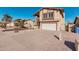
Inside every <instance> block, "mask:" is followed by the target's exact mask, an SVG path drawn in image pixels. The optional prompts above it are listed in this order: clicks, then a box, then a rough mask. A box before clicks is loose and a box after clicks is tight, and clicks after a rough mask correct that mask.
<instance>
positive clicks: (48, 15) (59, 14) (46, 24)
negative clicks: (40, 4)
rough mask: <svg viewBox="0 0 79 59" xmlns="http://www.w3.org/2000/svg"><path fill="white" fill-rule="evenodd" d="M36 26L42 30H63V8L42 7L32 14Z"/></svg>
mask: <svg viewBox="0 0 79 59" xmlns="http://www.w3.org/2000/svg"><path fill="white" fill-rule="evenodd" d="M34 16H36V20H37V21H36V22H37V25H38V28H40V29H43V30H54V31H59V30H65V21H64V9H63V8H42V9H41V10H39V11H38V12H36V13H35V14H34Z"/></svg>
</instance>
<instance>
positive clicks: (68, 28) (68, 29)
mask: <svg viewBox="0 0 79 59" xmlns="http://www.w3.org/2000/svg"><path fill="white" fill-rule="evenodd" d="M74 25H75V24H74V23H68V24H67V26H66V31H68V32H72V31H74Z"/></svg>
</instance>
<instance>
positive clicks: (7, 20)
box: [2, 14, 12, 28]
mask: <svg viewBox="0 0 79 59" xmlns="http://www.w3.org/2000/svg"><path fill="white" fill-rule="evenodd" d="M2 21H3V22H4V26H3V27H4V28H6V24H7V23H10V22H11V21H12V17H11V16H10V15H8V14H4V16H3V18H2Z"/></svg>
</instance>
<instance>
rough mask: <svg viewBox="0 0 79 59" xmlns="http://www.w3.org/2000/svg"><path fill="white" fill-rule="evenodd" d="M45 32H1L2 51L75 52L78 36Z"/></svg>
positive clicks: (0, 47)
mask: <svg viewBox="0 0 79 59" xmlns="http://www.w3.org/2000/svg"><path fill="white" fill-rule="evenodd" d="M58 37H59V32H57V31H44V30H23V31H19V32H18V33H15V32H14V31H6V32H1V31H0V51H72V50H75V46H74V40H75V39H76V38H78V35H76V34H74V33H69V32H62V40H59V39H58Z"/></svg>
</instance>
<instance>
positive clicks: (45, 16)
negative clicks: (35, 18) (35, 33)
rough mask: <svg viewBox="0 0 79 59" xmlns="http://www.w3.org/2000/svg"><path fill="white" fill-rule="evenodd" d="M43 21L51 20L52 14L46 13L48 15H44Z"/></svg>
mask: <svg viewBox="0 0 79 59" xmlns="http://www.w3.org/2000/svg"><path fill="white" fill-rule="evenodd" d="M42 16H43V19H51V18H53V17H54V14H53V12H48V13H44V14H43V15H42Z"/></svg>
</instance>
